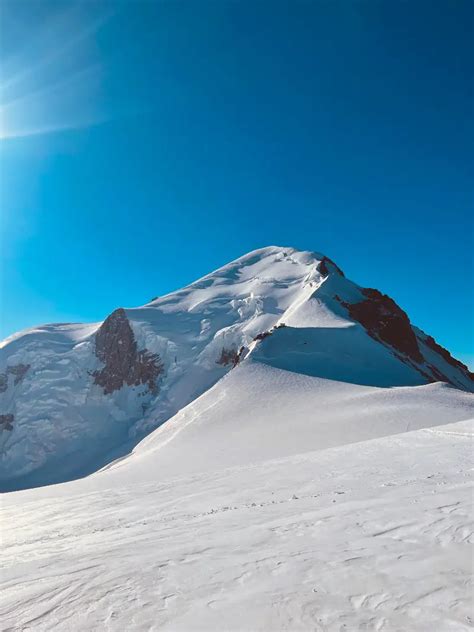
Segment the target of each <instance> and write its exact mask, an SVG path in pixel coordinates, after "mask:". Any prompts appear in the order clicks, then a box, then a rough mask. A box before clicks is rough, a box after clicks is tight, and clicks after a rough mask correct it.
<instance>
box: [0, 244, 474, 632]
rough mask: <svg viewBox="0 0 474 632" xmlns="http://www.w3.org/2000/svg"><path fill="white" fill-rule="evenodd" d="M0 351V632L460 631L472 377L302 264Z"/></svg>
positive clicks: (41, 334) (292, 259)
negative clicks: (0, 492) (136, 631)
mask: <svg viewBox="0 0 474 632" xmlns="http://www.w3.org/2000/svg"><path fill="white" fill-rule="evenodd" d="M0 347H1V349H0V351H1V353H0V489H1V490H2V491H4V492H5V493H3V494H2V495H1V496H0V510H1V522H0V542H1V552H2V555H1V558H0V621H1V630H2V631H3V632H13V631H15V632H16V631H18V632H20V631H21V632H23V631H26V630H32V631H35V632H36V631H44V632H46V631H47V632H51V631H54V630H58V631H60V632H75V631H79V632H89V631H101V632H102V631H104V630H106V631H107V630H110V631H112V630H113V631H117V632H128V631H135V630H139V631H154V630H156V631H158V630H160V631H162V630H168V631H169V632H194V631H202V632H225V631H229V632H231V631H235V632H280V631H288V632H293V631H295V632H296V631H304V632H306V631H310V630H311V631H321V632H323V631H324V632H358V631H360V630H367V631H378V632H451V631H452V632H460V631H462V630H466V631H467V630H472V629H473V624H474V613H473V599H472V594H473V593H472V576H473V550H472V543H473V522H474V520H473V512H472V500H473V487H472V480H471V478H472V476H471V474H472V463H473V458H472V457H473V443H472V441H473V432H474V395H473V391H474V376H473V375H472V373H470V372H469V370H468V369H467V367H465V366H464V365H463V364H462V363H460V362H459V361H457V360H455V359H454V358H452V357H451V355H450V354H449V353H448V352H447V351H446V350H445V349H443V348H442V347H440V346H439V345H438V344H437V343H436V342H435V341H434V340H433V339H432V338H431V337H430V336H428V335H427V334H425V333H424V332H422V331H421V330H420V329H418V328H416V327H414V326H413V325H412V324H411V323H410V320H409V318H408V316H407V315H406V314H405V312H403V311H402V310H401V308H400V307H398V305H396V303H395V302H394V301H393V300H392V299H390V298H389V297H387V296H385V295H383V294H381V293H380V292H378V291H377V290H374V289H370V288H361V287H359V286H357V285H356V284H355V283H352V282H351V281H349V280H348V279H346V278H345V276H344V275H343V273H342V272H341V270H340V269H339V268H338V267H337V266H336V265H335V264H334V263H333V262H331V261H330V260H329V259H327V258H326V257H324V256H323V255H318V254H316V253H309V252H299V251H296V250H294V249H288V248H285V249H283V248H278V247H270V248H264V249H261V250H258V251H255V252H253V253H250V254H248V255H246V256H244V257H241V258H240V259H237V260H236V261H234V262H231V263H230V264H228V265H227V266H224V267H223V268H220V269H219V270H217V271H216V272H213V273H212V274H210V275H208V276H206V277H204V278H203V279H200V280H198V281H196V282H195V283H193V284H191V285H189V286H188V287H186V288H184V289H182V290H179V291H177V292H173V293H171V294H169V295H167V296H164V297H161V298H157V299H155V300H154V301H152V302H151V303H149V304H148V305H145V306H143V307H140V308H135V309H126V310H125V309H122V308H119V309H117V310H115V311H114V312H113V313H112V314H111V315H110V316H108V317H107V319H106V320H105V321H104V322H103V323H96V324H94V325H70V324H69V325H68V324H57V325H44V326H41V327H37V328H35V329H32V330H28V331H26V332H21V333H20V334H17V335H15V336H12V337H11V338H10V339H8V340H6V341H5V342H4V343H3V345H0ZM81 476H82V477H83V478H80V477H81ZM73 479H76V480H73ZM52 483H55V484H52Z"/></svg>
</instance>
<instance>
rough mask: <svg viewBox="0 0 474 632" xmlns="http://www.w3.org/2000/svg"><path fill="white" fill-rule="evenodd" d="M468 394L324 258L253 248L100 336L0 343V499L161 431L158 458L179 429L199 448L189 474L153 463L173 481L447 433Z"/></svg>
mask: <svg viewBox="0 0 474 632" xmlns="http://www.w3.org/2000/svg"><path fill="white" fill-rule="evenodd" d="M283 325H284V326H283ZM236 365H239V366H236ZM235 367H236V368H235ZM223 378H224V379H223ZM433 382H438V383H437V384H432V383H433ZM440 382H441V383H440ZM277 384H278V386H276V385H277ZM446 384H449V386H446ZM473 384H474V382H473V379H472V375H471V374H469V372H468V371H467V369H466V367H464V366H463V365H462V364H461V363H459V362H457V361H456V360H454V359H453V358H451V356H450V355H449V354H448V353H447V352H446V351H445V350H444V349H442V348H441V347H439V346H438V345H437V344H436V343H435V341H434V340H433V339H431V338H430V337H429V336H427V335H426V334H424V333H423V332H422V331H421V330H419V329H416V328H414V327H412V326H411V324H410V322H409V320H408V317H407V316H406V314H405V313H404V312H403V311H402V310H400V308H399V307H398V306H397V305H396V304H395V303H394V302H393V301H391V299H389V298H388V297H386V296H384V295H382V294H380V293H379V292H377V291H375V290H367V289H364V288H360V287H359V286H357V285H356V284H354V283H352V282H351V281H349V280H348V279H346V278H345V277H344V275H343V274H342V272H341V271H340V269H339V268H338V267H337V266H336V265H335V264H334V263H333V262H331V261H330V260H329V259H327V258H326V257H325V256H324V255H320V254H317V253H311V252H300V251H297V250H294V249H291V248H279V247H269V248H263V249H261V250H258V251H254V252H252V253H249V254H248V255H245V256H244V257H241V258H239V259H237V260H236V261H234V262H232V263H230V264H228V265H226V266H224V267H223V268H220V269H219V270H217V271H216V272H213V273H212V274H209V275H208V276H206V277H204V278H202V279H200V280H198V281H196V282H195V283H193V284H191V285H190V286H188V287H186V288H184V289H182V290H179V291H177V292H173V293H171V294H169V295H167V296H164V297H161V298H157V299H156V300H154V301H152V302H151V303H149V304H148V305H145V306H143V307H140V308H136V309H126V310H123V309H118V310H116V311H115V312H113V313H112V314H111V315H110V316H109V317H108V318H107V319H106V320H105V321H104V322H103V323H97V324H95V325H71V324H67V325H65V324H59V325H46V326H42V327H38V328H36V329H32V330H28V331H26V332H22V333H20V334H17V335H15V336H13V337H11V338H10V339H7V340H6V341H5V342H4V343H3V344H2V348H1V349H0V398H1V401H0V457H1V458H0V485H1V489H3V490H13V489H21V488H26V487H32V486H37V485H44V484H48V483H54V482H61V481H65V480H69V479H72V478H77V477H79V476H84V475H86V474H89V473H91V472H94V471H96V470H98V469H99V468H100V467H102V466H104V465H106V464H108V463H111V462H113V461H114V460H115V459H118V458H122V457H123V456H124V455H126V454H129V453H130V452H131V450H132V449H133V448H134V446H136V445H137V444H139V442H140V441H141V440H142V439H143V438H144V437H146V436H147V435H148V434H149V433H150V432H152V431H153V430H155V429H156V428H159V427H161V426H162V424H163V423H164V422H165V421H167V420H168V421H167V423H166V425H165V426H162V430H163V432H161V431H160V433H159V434H158V435H157V439H156V441H157V442H158V444H160V442H161V441H162V440H163V438H165V440H166V441H168V439H166V437H168V438H169V436H170V433H171V435H172V434H173V433H174V432H175V428H178V427H179V428H180V430H179V432H180V433H181V427H182V426H186V431H185V432H182V433H181V439H182V442H187V445H191V446H192V445H193V444H194V445H195V446H196V445H198V444H197V443H196V435H197V434H199V435H200V438H199V445H200V448H199V450H200V452H201V455H202V456H199V455H198V456H196V458H194V457H193V458H192V459H190V460H189V462H188V463H189V464H188V463H183V462H182V461H183V459H180V461H181V463H179V460H178V461H176V462H175V463H174V465H165V459H168V461H167V462H169V463H171V462H172V461H173V459H175V458H176V459H178V457H177V456H176V457H175V456H173V457H171V456H168V457H164V456H160V460H163V464H162V466H161V467H162V468H164V470H163V471H168V470H169V472H170V473H172V474H173V475H174V474H176V473H178V472H177V469H178V468H179V467H183V468H184V469H183V471H185V470H186V468H187V467H191V468H194V469H196V468H203V467H205V466H206V463H205V461H206V459H205V457H204V454H208V455H212V458H216V459H218V458H220V459H221V461H220V462H221V464H222V465H226V464H230V463H234V462H235V463H240V462H241V461H242V458H245V461H246V462H248V461H249V460H251V459H252V458H254V456H255V458H273V457H274V456H285V455H290V454H295V453H298V452H300V451H301V450H303V449H306V450H314V449H320V448H324V447H328V446H334V445H338V444H340V443H341V442H344V443H347V442H352V441H358V440H361V439H367V438H372V437H377V436H382V435H385V434H392V433H395V432H401V431H404V430H406V429H410V428H419V427H422V426H429V425H434V424H437V423H446V422H448V421H457V420H460V419H466V418H468V417H470V416H472V397H471V396H470V395H469V394H468V393H467V392H468V391H472V390H474V388H473ZM209 389H211V390H209ZM203 394H204V395H203ZM201 396H202V397H201ZM253 410H259V411H260V412H261V413H262V414H260V413H259V416H258V420H259V421H258V425H259V428H258V429H255V428H254V427H253V426H252V423H251V422H250V420H251V419H254V418H255V415H254V414H253V413H252V411H253ZM292 411H295V412H297V414H296V415H291V414H290V413H291V412H292ZM349 413H350V414H349ZM175 415H177V417H176V416H175ZM213 415H214V416H213ZM196 416H197V417H199V419H201V421H198V422H197V423H194V424H191V425H190V424H189V421H190V419H191V420H195V418H196ZM228 419H232V420H235V421H233V422H232V424H226V423H225V422H226V420H228ZM202 420H204V421H202ZM206 424H207V425H208V426H209V432H208V430H206V428H207V426H206ZM187 426H189V428H188V427H187ZM203 426H206V428H203V430H202V433H203V434H202V435H201V434H200V432H201V428H202V427H203ZM211 427H212V429H211ZM277 434H278V436H280V437H282V438H284V439H282V441H281V442H280V444H281V445H280V444H279V443H278V442H277V443H274V442H273V437H274V436H275V435H277ZM211 435H212V437H213V439H212V438H211ZM204 436H208V439H206V440H204ZM153 437H154V436H153ZM231 437H232V440H231V439H230V438H231ZM153 442H155V437H154V438H153V440H152V443H153ZM182 442H180V443H177V442H176V441H173V446H172V447H170V448H169V449H167V454H169V455H171V452H172V451H173V450H174V454H175V455H178V454H179V451H180V450H181V449H183V450H184V449H185V448H184V447H182V446H181V443H182ZM193 442H194V443H193ZM158 444H157V445H158ZM160 445H161V444H160ZM170 445H171V444H170ZM217 445H219V446H220V447H219V450H220V453H221V456H220V457H217V456H215V448H216V446H217ZM237 445H238V447H236V446H237ZM211 446H213V447H212V448H211ZM252 446H253V447H252ZM278 446H280V447H278ZM142 449H145V450H149V445H148V444H147V443H146V442H145V445H144V446H140V447H139V449H138V451H141V450H142ZM189 449H191V452H192V448H189ZM186 450H188V448H187V447H186ZM233 451H234V452H235V457H234V456H233ZM208 458H211V457H208ZM178 463H179V465H178ZM173 468H174V469H173Z"/></svg>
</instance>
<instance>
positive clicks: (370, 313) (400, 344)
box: [343, 288, 423, 362]
mask: <svg viewBox="0 0 474 632" xmlns="http://www.w3.org/2000/svg"><path fill="white" fill-rule="evenodd" d="M361 292H362V294H363V295H364V296H365V297H366V298H365V300H363V301H361V302H360V303H352V304H350V303H343V304H344V306H345V307H346V308H347V310H348V311H349V314H350V316H351V318H353V319H354V320H356V321H358V322H359V323H360V324H361V325H363V326H364V327H365V329H366V330H367V333H368V334H369V335H370V336H372V338H375V339H376V340H381V341H382V342H385V343H387V344H388V345H390V346H391V347H393V348H394V349H396V350H397V351H399V352H400V353H402V354H404V355H406V356H408V357H409V358H411V359H412V360H414V361H415V362H423V356H422V354H421V351H420V348H419V346H418V340H417V338H416V335H415V332H414V331H413V329H412V327H411V324H410V320H409V318H408V316H407V315H406V313H405V312H404V311H403V310H402V309H401V308H400V307H399V306H398V305H397V304H396V303H395V301H394V300H393V299H391V298H390V297H389V296H387V295H386V294H382V293H381V292H379V291H378V290H373V289H371V288H363V289H362V290H361Z"/></svg>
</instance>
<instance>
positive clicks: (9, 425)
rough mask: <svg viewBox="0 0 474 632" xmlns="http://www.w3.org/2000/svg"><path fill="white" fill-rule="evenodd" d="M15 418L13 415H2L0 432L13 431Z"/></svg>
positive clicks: (0, 416)
mask: <svg viewBox="0 0 474 632" xmlns="http://www.w3.org/2000/svg"><path fill="white" fill-rule="evenodd" d="M14 419H15V417H14V416H13V415H12V414H11V413H7V414H6V415H0V430H9V431H10V432H11V431H12V430H13V420H14Z"/></svg>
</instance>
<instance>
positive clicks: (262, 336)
mask: <svg viewBox="0 0 474 632" xmlns="http://www.w3.org/2000/svg"><path fill="white" fill-rule="evenodd" d="M271 335H272V332H271V331H262V332H261V333H260V334H257V335H256V336H255V338H254V341H255V342H257V341H258V340H265V338H268V336H271Z"/></svg>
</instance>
